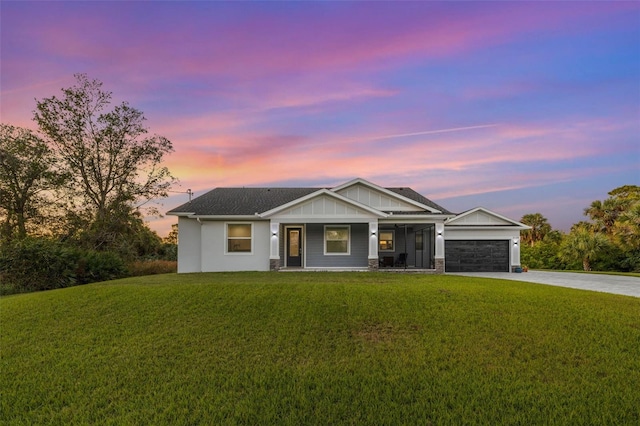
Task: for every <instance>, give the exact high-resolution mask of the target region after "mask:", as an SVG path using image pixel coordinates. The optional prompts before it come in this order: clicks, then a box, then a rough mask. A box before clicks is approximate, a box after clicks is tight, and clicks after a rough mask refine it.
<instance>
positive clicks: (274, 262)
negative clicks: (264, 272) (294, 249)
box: [269, 259, 280, 271]
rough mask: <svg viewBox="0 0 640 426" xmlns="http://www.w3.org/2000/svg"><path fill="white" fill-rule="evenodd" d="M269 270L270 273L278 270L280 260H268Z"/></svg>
mask: <svg viewBox="0 0 640 426" xmlns="http://www.w3.org/2000/svg"><path fill="white" fill-rule="evenodd" d="M269 270H270V271H278V270H280V259H269Z"/></svg>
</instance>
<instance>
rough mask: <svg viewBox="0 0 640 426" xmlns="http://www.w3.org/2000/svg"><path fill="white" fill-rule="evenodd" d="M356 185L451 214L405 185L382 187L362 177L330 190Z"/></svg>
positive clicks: (436, 211)
mask: <svg viewBox="0 0 640 426" xmlns="http://www.w3.org/2000/svg"><path fill="white" fill-rule="evenodd" d="M358 185H361V186H364V187H367V188H368V189H371V190H374V191H377V192H379V193H382V194H387V195H389V196H390V197H392V198H395V199H399V200H403V201H404V202H406V203H408V204H409V205H413V206H414V207H418V208H420V209H424V210H427V211H429V212H430V213H436V214H437V213H443V214H452V213H451V212H449V211H448V210H447V209H445V208H444V207H442V206H439V205H438V204H436V203H434V202H433V201H431V200H429V199H428V198H426V197H425V196H423V195H421V194H419V193H417V192H416V191H414V190H413V189H411V188H407V187H396V188H383V187H381V186H378V185H376V184H374V183H372V182H369V181H368V180H365V179H362V178H356V179H353V180H351V181H349V182H346V183H343V184H342V185H339V186H336V187H335V188H333V189H331V190H332V191H335V192H344V190H346V189H348V188H351V187H354V186H358ZM385 211H392V210H385Z"/></svg>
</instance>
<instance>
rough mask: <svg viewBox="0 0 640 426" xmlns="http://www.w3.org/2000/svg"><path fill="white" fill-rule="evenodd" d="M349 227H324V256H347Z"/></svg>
mask: <svg viewBox="0 0 640 426" xmlns="http://www.w3.org/2000/svg"><path fill="white" fill-rule="evenodd" d="M350 234H351V228H350V227H349V226H325V227H324V254H349V237H350Z"/></svg>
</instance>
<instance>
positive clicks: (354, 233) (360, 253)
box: [305, 223, 369, 268]
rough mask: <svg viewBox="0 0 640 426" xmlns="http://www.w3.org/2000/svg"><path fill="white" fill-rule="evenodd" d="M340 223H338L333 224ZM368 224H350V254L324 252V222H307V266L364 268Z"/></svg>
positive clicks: (366, 256)
mask: <svg viewBox="0 0 640 426" xmlns="http://www.w3.org/2000/svg"><path fill="white" fill-rule="evenodd" d="M335 225H340V224H335ZM344 225H349V224H344ZM368 230H369V226H368V225H367V224H366V223H356V224H351V254H350V255H349V256H346V255H325V254H324V224H318V223H309V224H307V227H306V231H307V237H306V238H307V245H306V248H307V262H306V264H305V266H306V267H308V268H322V267H351V268H366V267H367V266H368V261H367V260H368V258H369V232H368Z"/></svg>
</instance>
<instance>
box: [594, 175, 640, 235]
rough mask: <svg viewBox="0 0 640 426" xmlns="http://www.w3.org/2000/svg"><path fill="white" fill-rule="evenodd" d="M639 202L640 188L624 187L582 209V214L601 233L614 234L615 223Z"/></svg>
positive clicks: (633, 186) (634, 186)
mask: <svg viewBox="0 0 640 426" xmlns="http://www.w3.org/2000/svg"><path fill="white" fill-rule="evenodd" d="M639 200H640V187H639V186H636V185H624V186H620V187H618V188H615V189H613V190H611V191H610V192H609V198H607V199H606V200H604V201H600V200H595V201H593V202H592V203H591V205H590V206H589V207H587V208H586V209H584V214H585V215H586V216H589V218H590V219H591V220H592V221H593V222H594V223H595V224H596V226H597V227H598V229H599V230H600V231H601V232H604V233H605V234H607V235H612V234H613V233H614V228H615V223H616V221H617V220H618V218H619V217H620V215H621V214H623V213H624V212H625V211H627V210H628V209H629V208H630V207H631V205H632V204H633V203H634V202H636V201H639Z"/></svg>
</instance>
